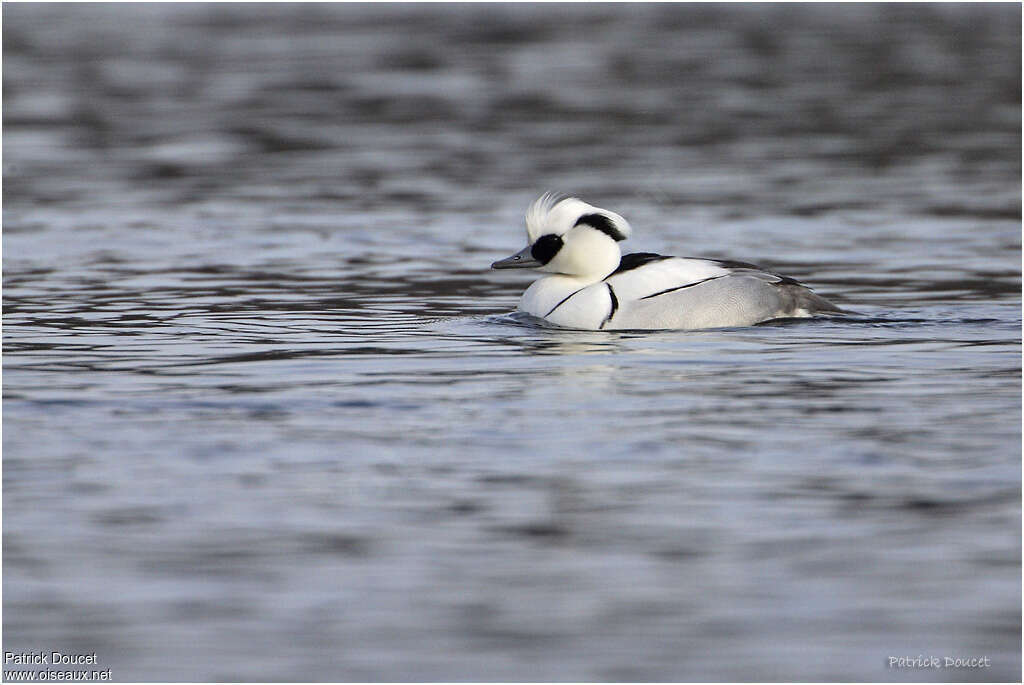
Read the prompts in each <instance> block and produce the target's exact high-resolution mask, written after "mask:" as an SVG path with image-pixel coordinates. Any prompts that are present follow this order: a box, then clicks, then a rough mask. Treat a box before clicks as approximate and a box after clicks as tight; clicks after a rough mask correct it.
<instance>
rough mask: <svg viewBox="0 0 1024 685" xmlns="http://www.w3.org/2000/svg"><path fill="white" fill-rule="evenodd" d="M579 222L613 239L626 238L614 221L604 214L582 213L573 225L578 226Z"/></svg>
mask: <svg viewBox="0 0 1024 685" xmlns="http://www.w3.org/2000/svg"><path fill="white" fill-rule="evenodd" d="M580 224H586V225H587V226H590V227H591V228H594V229H597V230H598V231H601V233H604V234H605V235H607V236H608V237H609V238H611V239H612V240H615V241H619V240H625V239H626V236H625V235H623V233H622V231H620V230H619V229H618V228H617V227H616V226H615V222H613V221H612V220H611V219H609V218H608V217H606V216H605V215H604V214H584V215H583V216H581V217H580V218H579V219H576V224H575V226H579V225H580Z"/></svg>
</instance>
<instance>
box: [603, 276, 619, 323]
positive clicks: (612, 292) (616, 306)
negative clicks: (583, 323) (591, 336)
mask: <svg viewBox="0 0 1024 685" xmlns="http://www.w3.org/2000/svg"><path fill="white" fill-rule="evenodd" d="M605 285H606V286H608V297H610V298H611V300H612V308H611V311H609V312H608V316H606V317H604V321H602V322H601V325H600V326H598V328H604V326H605V324H606V323H608V322H609V321H611V320H612V317H613V316H615V312H617V311H618V310H619V298H617V297H615V290H614V289H613V288H612V284H611V283H605Z"/></svg>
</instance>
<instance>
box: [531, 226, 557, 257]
mask: <svg viewBox="0 0 1024 685" xmlns="http://www.w3.org/2000/svg"><path fill="white" fill-rule="evenodd" d="M561 249H562V236H560V235H555V234H554V233H548V234H547V235H542V236H541V237H539V238H537V241H536V242H535V243H534V244H533V247H531V248H530V254H531V255H533V258H534V259H536V260H537V261H538V262H540V263H541V264H547V263H548V262H550V261H551V260H552V259H554V258H555V255H556V254H558V251H559V250H561Z"/></svg>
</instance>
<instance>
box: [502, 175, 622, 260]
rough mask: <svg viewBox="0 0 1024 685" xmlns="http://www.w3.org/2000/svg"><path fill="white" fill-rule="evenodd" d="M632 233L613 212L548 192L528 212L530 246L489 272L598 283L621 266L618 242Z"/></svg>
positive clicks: (527, 224) (527, 226)
mask: <svg viewBox="0 0 1024 685" xmlns="http://www.w3.org/2000/svg"><path fill="white" fill-rule="evenodd" d="M631 232H632V229H631V228H630V226H629V223H628V222H627V221H626V220H625V219H623V218H622V217H621V216H619V215H618V214H616V213H615V212H609V211H608V210H607V209H601V208H600V207H594V206H593V205H588V204H587V203H586V202H583V201H582V200H578V199H576V198H574V197H567V198H562V197H560V196H558V195H554V194H552V193H547V194H545V195H542V196H541V197H540V198H538V199H537V200H536V201H535V202H534V203H533V204H532V205H530V208H529V209H528V210H526V238H527V241H528V242H529V244H528V245H527V246H526V247H525V248H523V249H522V250H520V251H519V252H517V253H516V254H514V255H512V256H511V257H508V258H507V259H501V260H499V261H497V262H494V263H493V264H491V268H492V269H540V270H541V271H549V272H551V273H556V274H565V275H567V276H576V277H579V278H594V279H596V280H600V279H602V278H604V277H605V276H607V275H608V274H610V273H611V272H612V271H614V270H615V269H616V267H618V265H619V260H620V259H621V258H622V252H620V251H619V241H621V240H625V239H626V238H628V237H629V235H630V233H631Z"/></svg>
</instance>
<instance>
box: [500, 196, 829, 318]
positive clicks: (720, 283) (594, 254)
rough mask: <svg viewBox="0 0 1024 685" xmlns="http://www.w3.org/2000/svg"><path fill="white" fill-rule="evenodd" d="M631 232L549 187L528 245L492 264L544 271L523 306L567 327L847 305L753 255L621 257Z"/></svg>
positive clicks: (784, 313) (531, 222) (801, 313)
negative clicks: (747, 259)
mask: <svg viewBox="0 0 1024 685" xmlns="http://www.w3.org/2000/svg"><path fill="white" fill-rule="evenodd" d="M631 233H632V228H631V227H630V225H629V223H628V222H627V221H626V220H625V219H624V218H623V217H622V216H620V215H618V214H616V213H615V212H610V211H608V210H606V209H601V208H599V207H594V206H593V205H589V204H587V203H586V202H583V201H582V200H579V199H576V198H572V197H570V198H561V197H559V196H557V195H553V194H550V193H549V194H546V195H543V196H541V197H540V198H539V199H538V200H536V201H535V202H534V203H533V204H532V205H530V208H529V209H528V210H527V212H526V234H527V238H528V241H529V244H528V245H527V246H526V247H525V248H524V249H523V250H521V251H520V252H518V253H516V254H515V255H512V256H511V257H509V258H507V259H502V260H499V261H497V262H494V263H493V264H492V265H491V268H493V269H518V268H535V269H539V270H540V271H544V272H547V275H545V276H543V277H541V278H540V279H538V280H536V281H534V282H533V284H532V285H530V287H529V288H527V290H526V292H525V293H523V296H522V299H521V300H520V302H519V310H520V311H523V312H526V313H528V314H532V315H533V316H537V317H540V318H542V319H545V320H547V321H549V322H551V323H553V324H556V325H559V326H565V327H567V328H578V329H585V330H627V329H631V330H656V329H696V328H719V327H726V326H750V325H753V324H756V323H760V322H762V321H769V320H771V319H779V318H790V317H809V316H814V315H815V314H820V313H838V312H841V311H842V310H840V309H839V308H838V307H836V306H835V305H833V304H831V303H830V302H828V301H827V300H825V299H824V298H822V297H819V296H818V295H815V294H814V293H813V292H811V290H810V289H809V288H807V287H805V286H804V285H802V284H801V283H799V282H797V281H795V280H793V279H792V278H788V277H786V276H781V275H779V274H776V273H772V272H770V271H765V270H764V269H761V268H759V267H757V266H755V265H753V264H746V263H744V262H733V261H725V260H717V259H697V258H692V257H666V256H662V255H656V254H651V253H648V252H639V253H633V254H627V255H624V256H623V255H622V253H621V251H620V250H619V242H621V241H623V240H625V239H627V238H628V237H629V236H630V235H631Z"/></svg>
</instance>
